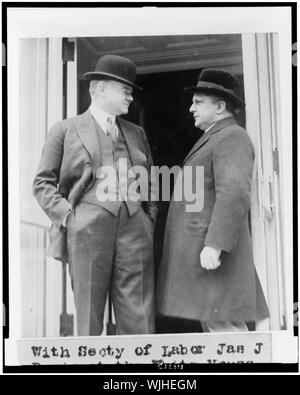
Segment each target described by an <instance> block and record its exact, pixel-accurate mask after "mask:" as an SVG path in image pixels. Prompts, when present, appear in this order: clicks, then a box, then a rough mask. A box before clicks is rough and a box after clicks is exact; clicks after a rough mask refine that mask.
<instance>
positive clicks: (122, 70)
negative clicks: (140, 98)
mask: <svg viewBox="0 0 300 395" xmlns="http://www.w3.org/2000/svg"><path fill="white" fill-rule="evenodd" d="M83 76H84V78H85V79H87V80H103V79H106V80H108V79H109V80H114V81H118V82H121V83H122V84H125V85H129V86H132V87H133V88H137V89H140V90H142V88H140V87H139V86H137V85H135V83H134V81H135V77H136V67H135V64H134V63H133V62H132V61H131V60H130V59H127V58H124V57H123V56H117V55H104V56H101V58H99V60H98V62H97V64H96V67H95V71H91V72H89V73H85V74H84V75H83Z"/></svg>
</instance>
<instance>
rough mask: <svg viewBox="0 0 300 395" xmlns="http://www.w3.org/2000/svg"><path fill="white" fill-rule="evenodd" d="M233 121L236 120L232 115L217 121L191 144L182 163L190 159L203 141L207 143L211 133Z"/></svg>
mask: <svg viewBox="0 0 300 395" xmlns="http://www.w3.org/2000/svg"><path fill="white" fill-rule="evenodd" d="M234 123H237V122H236V120H235V119H234V118H233V117H228V118H225V119H222V120H221V121H219V122H217V123H216V124H215V125H214V126H213V127H212V128H211V129H210V130H209V131H208V132H207V133H204V134H203V135H202V136H201V137H200V139H199V140H198V141H197V142H196V144H195V145H194V146H193V148H192V149H191V150H190V152H189V153H188V154H187V156H186V158H185V159H184V161H183V165H184V164H185V162H186V161H187V160H188V159H190V157H191V156H192V155H194V154H195V153H196V152H197V151H198V150H199V148H200V147H202V146H203V145H204V144H205V143H207V141H208V140H209V138H210V136H211V135H213V134H214V133H217V132H219V131H220V130H222V129H224V128H225V127H226V126H228V125H231V124H234Z"/></svg>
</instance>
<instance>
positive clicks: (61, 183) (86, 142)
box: [33, 110, 156, 261]
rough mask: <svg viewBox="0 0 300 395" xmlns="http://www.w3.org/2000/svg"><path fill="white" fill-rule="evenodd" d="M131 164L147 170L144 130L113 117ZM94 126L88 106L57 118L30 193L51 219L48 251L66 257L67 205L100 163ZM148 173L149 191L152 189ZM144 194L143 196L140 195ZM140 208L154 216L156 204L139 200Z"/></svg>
mask: <svg viewBox="0 0 300 395" xmlns="http://www.w3.org/2000/svg"><path fill="white" fill-rule="evenodd" d="M117 123H118V127H119V128H120V129H121V130H122V133H123V135H124V139H125V142H126V144H127V147H128V151H129V155H130V159H131V163H132V165H133V166H143V167H145V168H146V169H147V171H148V174H149V172H150V167H151V165H152V158H151V152H150V148H149V144H148V141H147V138H146V135H145V132H144V130H143V129H142V128H141V127H139V126H137V125H135V124H133V123H131V122H128V121H125V120H123V119H121V118H119V117H117ZM97 133H98V132H97V130H96V127H95V122H94V119H93V117H92V115H91V113H90V111H89V110H87V111H86V112H85V113H83V114H81V115H78V116H76V117H73V118H70V119H66V120H63V121H60V122H58V123H57V124H55V125H54V126H53V128H52V129H51V130H50V132H49V135H48V137H47V140H46V143H45V146H44V149H43V151H42V156H41V160H40V163H39V166H38V170H37V174H36V176H35V179H34V182H33V193H34V195H35V197H36V199H37V200H38V202H39V204H40V206H41V207H42V209H43V210H44V211H45V213H46V214H47V215H48V217H49V218H50V219H51V221H52V224H53V225H52V227H51V229H50V247H49V250H48V255H50V256H53V257H54V258H56V259H59V260H64V261H67V260H68V254H67V248H66V240H65V228H63V227H62V223H63V220H64V218H65V216H66V214H67V212H68V210H69V208H70V205H72V206H73V207H74V206H76V204H77V203H78V202H79V200H80V198H81V197H82V196H83V195H84V193H85V192H86V191H87V190H88V189H89V188H91V187H92V186H93V184H94V182H95V180H96V173H97V169H98V168H99V166H101V157H100V152H99V151H100V150H99V142H98V138H97ZM154 188H155V187H154V185H153V183H151V179H150V177H149V191H150V193H151V191H152V192H153V193H154ZM144 198H145V197H144ZM143 208H144V210H145V211H146V212H147V213H148V214H149V215H150V217H151V218H152V219H153V220H155V217H156V205H155V203H153V202H151V201H149V200H148V201H147V200H146V201H145V202H143Z"/></svg>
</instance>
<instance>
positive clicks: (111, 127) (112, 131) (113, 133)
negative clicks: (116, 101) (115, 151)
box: [106, 117, 118, 143]
mask: <svg viewBox="0 0 300 395" xmlns="http://www.w3.org/2000/svg"><path fill="white" fill-rule="evenodd" d="M106 132H107V135H108V136H110V137H111V139H112V141H113V142H114V143H115V142H116V140H117V137H118V130H117V126H116V125H115V123H114V122H113V120H112V118H111V117H107V123H106Z"/></svg>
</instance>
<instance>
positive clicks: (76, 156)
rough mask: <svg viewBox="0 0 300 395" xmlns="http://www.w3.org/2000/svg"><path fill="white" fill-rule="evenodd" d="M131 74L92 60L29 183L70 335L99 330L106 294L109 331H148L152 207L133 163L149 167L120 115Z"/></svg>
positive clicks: (127, 67) (110, 61)
mask: <svg viewBox="0 0 300 395" xmlns="http://www.w3.org/2000/svg"><path fill="white" fill-rule="evenodd" d="M135 77H136V67H135V65H134V63H133V62H132V61H131V60H129V59H127V58H124V57H120V56H116V55H105V56H102V57H101V58H100V59H99V60H98V63H97V65H96V69H95V71H93V72H88V73H86V74H85V78H86V79H88V80H90V88H89V89H90V95H91V105H90V107H89V109H88V110H87V111H86V112H85V113H83V114H81V115H78V116H75V117H73V118H70V119H66V120H63V121H60V122H58V123H57V124H56V125H54V126H53V128H52V129H51V131H50V133H49V135H48V137H47V140H46V143H45V147H44V149H43V152H42V157H41V160H40V164H39V167H38V170H37V174H36V177H35V179H34V183H33V189H34V195H35V196H36V198H37V200H38V202H39V204H40V206H41V207H42V209H43V210H44V211H45V213H46V214H47V215H48V216H49V218H50V219H51V221H52V223H53V225H52V228H51V230H50V241H51V243H50V248H49V255H51V256H53V257H54V258H56V259H60V260H63V261H65V262H66V261H67V262H68V264H69V271H70V275H71V280H72V287H73V291H74V298H75V307H76V313H77V327H78V335H84V336H88V335H100V334H101V333H102V330H103V315H104V311H105V305H106V300H107V295H108V293H109V292H110V294H111V298H112V303H113V307H114V314H115V319H116V333H117V334H148V333H153V332H154V274H153V273H154V270H153V227H154V221H155V216H156V207H155V205H154V204H153V203H151V202H150V201H149V199H148V197H149V196H148V194H149V195H150V194H151V190H152V188H153V185H152V184H151V179H150V177H149V178H148V177H146V178H147V180H144V181H145V182H148V181H149V182H148V189H145V188H144V189H143V191H144V195H143V196H142V192H143V191H140V185H139V183H140V182H141V180H142V178H141V177H140V174H138V173H137V172H135V171H134V168H135V167H136V168H137V166H139V167H141V168H143V169H145V172H146V173H149V171H150V167H151V164H152V159H151V153H150V148H149V145H148V141H147V138H146V134H145V132H144V130H143V129H142V128H141V127H139V126H137V125H135V124H133V123H131V122H128V121H125V120H123V119H121V118H120V115H122V114H127V113H128V108H129V105H130V104H131V102H132V100H133V97H132V95H133V89H136V88H139V87H137V86H136V85H135V82H134V81H135ZM127 170H128V171H127ZM144 178H145V177H144Z"/></svg>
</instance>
